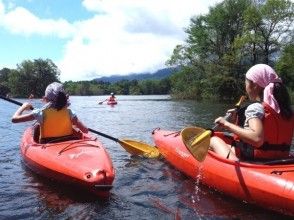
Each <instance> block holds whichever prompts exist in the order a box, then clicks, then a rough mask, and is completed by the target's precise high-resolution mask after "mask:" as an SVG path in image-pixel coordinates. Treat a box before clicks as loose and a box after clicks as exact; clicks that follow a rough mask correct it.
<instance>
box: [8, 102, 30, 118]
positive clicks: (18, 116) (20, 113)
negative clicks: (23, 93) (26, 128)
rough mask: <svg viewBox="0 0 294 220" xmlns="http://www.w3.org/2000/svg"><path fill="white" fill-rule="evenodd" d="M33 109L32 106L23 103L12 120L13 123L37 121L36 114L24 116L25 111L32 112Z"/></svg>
mask: <svg viewBox="0 0 294 220" xmlns="http://www.w3.org/2000/svg"><path fill="white" fill-rule="evenodd" d="M31 108H32V105H31V104H30V103H28V102H25V103H23V105H22V106H21V107H19V109H17V110H16V112H15V113H14V115H13V116H12V118H11V122H13V123H19V122H26V121H32V120H34V119H35V117H34V114H33V113H32V112H30V113H28V114H22V113H23V112H24V111H25V110H30V109H31Z"/></svg>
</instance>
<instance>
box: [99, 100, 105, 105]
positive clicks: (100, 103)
mask: <svg viewBox="0 0 294 220" xmlns="http://www.w3.org/2000/svg"><path fill="white" fill-rule="evenodd" d="M105 101H107V99H105V100H104V101H102V102H99V103H98V104H99V105H102V103H103V102H105Z"/></svg>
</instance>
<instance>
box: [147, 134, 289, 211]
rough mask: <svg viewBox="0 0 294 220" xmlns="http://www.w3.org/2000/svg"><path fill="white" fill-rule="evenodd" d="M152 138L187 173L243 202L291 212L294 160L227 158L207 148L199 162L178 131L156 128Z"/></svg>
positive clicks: (163, 153) (174, 164)
mask: <svg viewBox="0 0 294 220" xmlns="http://www.w3.org/2000/svg"><path fill="white" fill-rule="evenodd" d="M219 135H220V136H221V135H222V134H219ZM153 139H154V142H155V144H156V146H157V147H158V149H159V151H160V153H161V154H162V155H163V156H164V158H165V159H166V160H167V161H168V162H169V163H171V164H172V165H173V166H174V167H175V168H176V169H178V170H180V171H181V172H183V173H184V174H186V175H187V176H190V177H192V178H193V179H198V178H199V180H200V182H201V183H202V184H204V185H207V186H209V187H213V188H215V189H217V190H218V191H221V192H223V193H225V194H228V195H230V196H232V197H235V198H237V199H240V200H242V201H246V202H249V203H253V204H257V205H259V206H262V207H264V208H266V209H272V210H275V211H278V212H280V213H282V214H286V215H294V164H293V163H294V160H292V159H291V160H288V162H289V161H292V163H291V164H277V163H272V164H268V165H266V164H253V163H246V162H239V161H231V160H227V159H224V158H221V157H219V156H218V155H217V154H215V153H214V152H212V151H209V152H208V155H207V156H206V158H205V160H204V161H203V162H202V163H200V162H198V161H197V160H196V159H195V158H194V157H193V156H192V154H191V153H190V152H189V151H188V150H187V148H186V147H185V145H184V143H183V141H182V138H181V135H180V133H179V132H178V133H175V132H173V131H164V130H160V129H156V130H155V131H154V132H153Z"/></svg>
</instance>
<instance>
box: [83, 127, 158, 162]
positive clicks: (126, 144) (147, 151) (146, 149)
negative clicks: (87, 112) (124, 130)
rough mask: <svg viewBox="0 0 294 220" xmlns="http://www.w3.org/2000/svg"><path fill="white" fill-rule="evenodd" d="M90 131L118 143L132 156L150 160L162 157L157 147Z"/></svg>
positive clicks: (90, 129)
mask: <svg viewBox="0 0 294 220" xmlns="http://www.w3.org/2000/svg"><path fill="white" fill-rule="evenodd" d="M88 129H89V131H91V132H93V133H95V134H98V135H101V136H103V137H105V138H108V139H110V140H113V141H115V142H117V143H119V144H120V145H121V146H122V147H123V148H124V149H125V150H126V151H127V152H129V153H130V154H132V155H142V156H144V157H148V158H156V157H159V156H160V153H159V151H158V149H157V148H156V147H153V146H150V145H148V144H145V143H143V142H140V141H135V140H128V139H125V140H119V139H118V138H115V137H112V136H110V135H107V134H104V133H102V132H99V131H96V130H94V129H92V128H88Z"/></svg>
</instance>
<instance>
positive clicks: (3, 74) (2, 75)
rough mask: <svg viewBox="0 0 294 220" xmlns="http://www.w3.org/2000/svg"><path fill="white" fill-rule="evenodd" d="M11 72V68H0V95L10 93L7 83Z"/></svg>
mask: <svg viewBox="0 0 294 220" xmlns="http://www.w3.org/2000/svg"><path fill="white" fill-rule="evenodd" d="M10 73H11V70H10V69H8V68H3V69H2V70H0V95H3V96H5V95H7V94H8V93H10V89H9V85H8V79H9V74H10Z"/></svg>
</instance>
